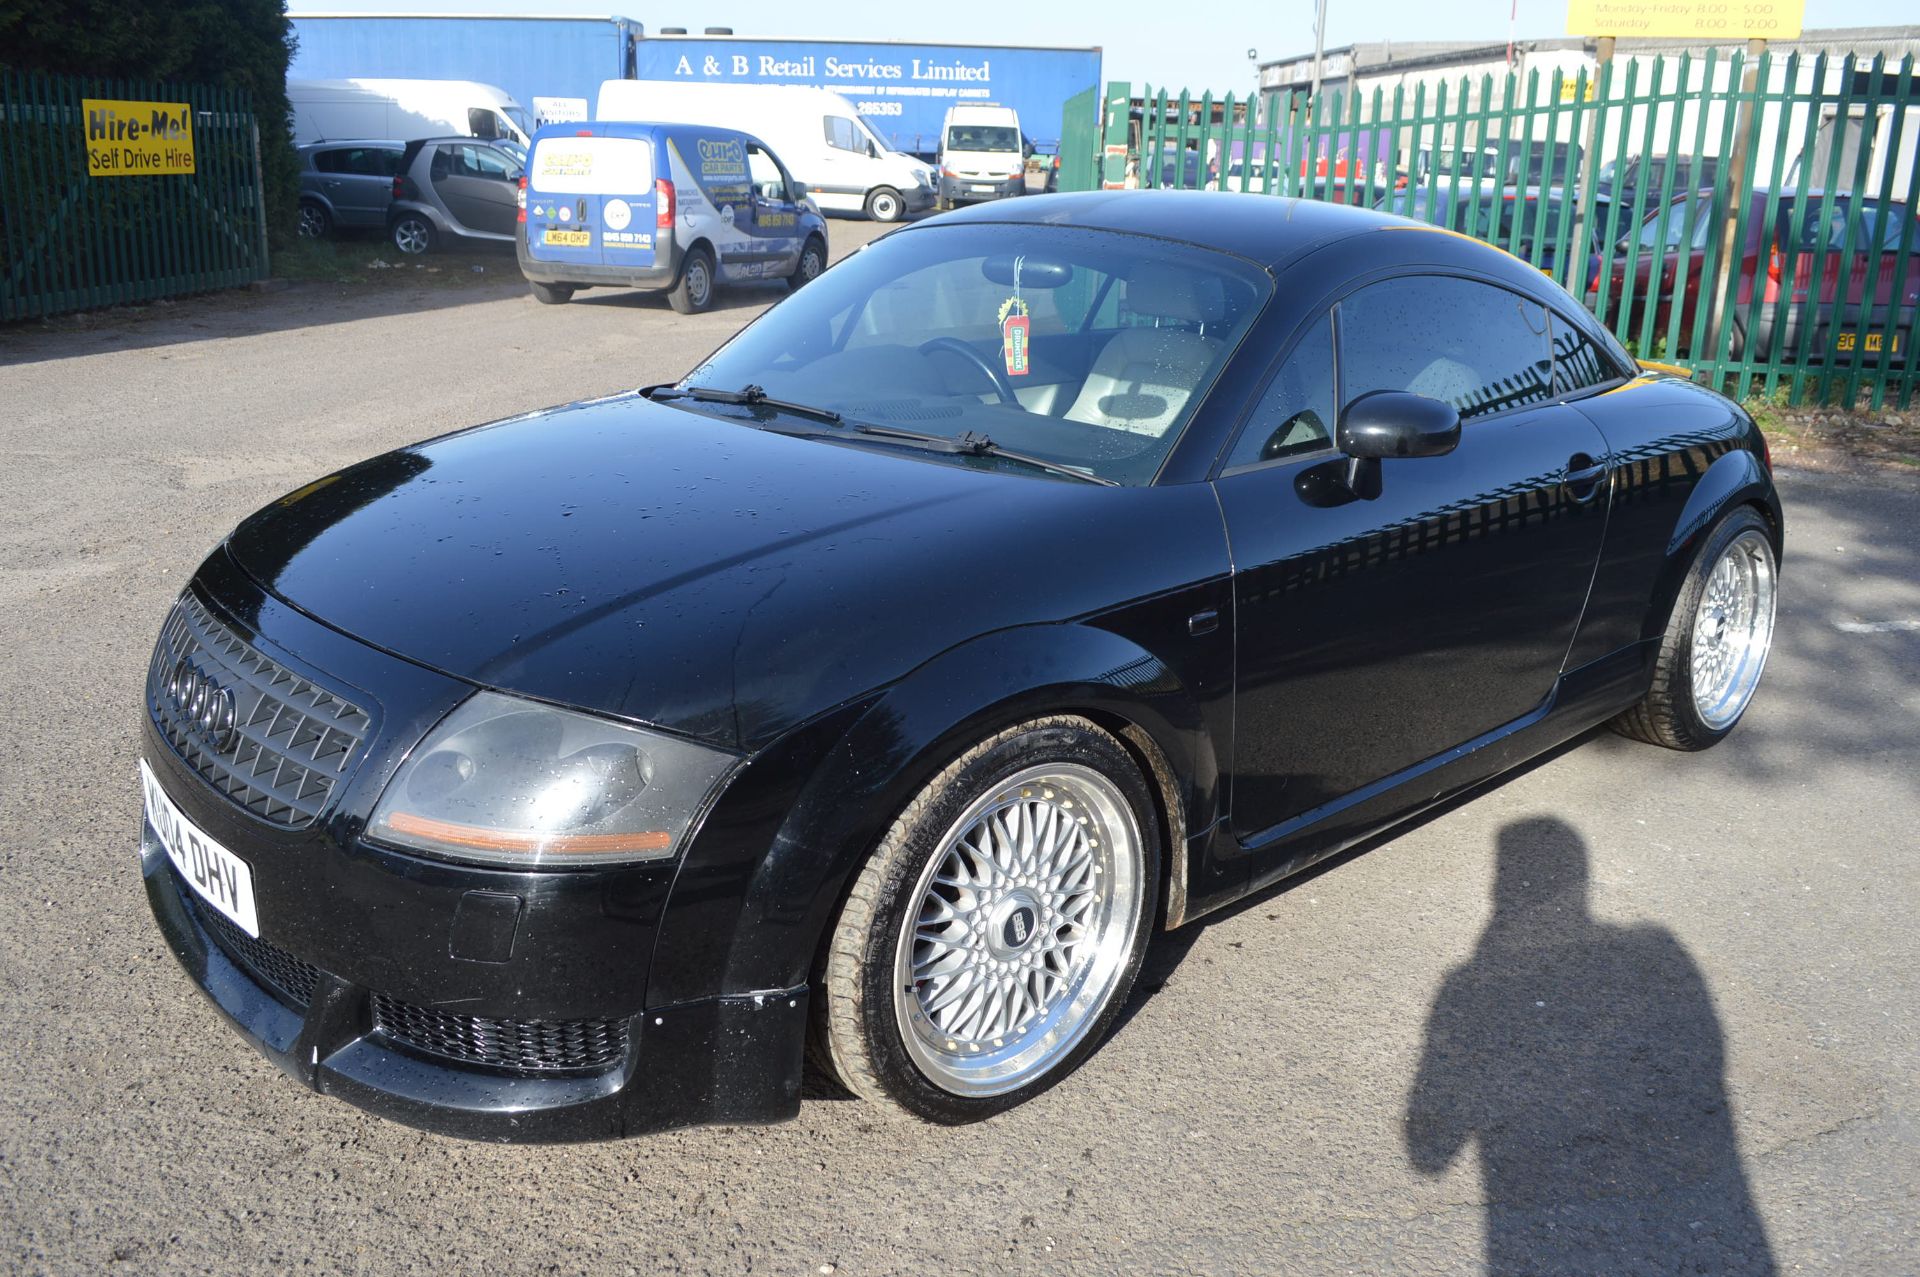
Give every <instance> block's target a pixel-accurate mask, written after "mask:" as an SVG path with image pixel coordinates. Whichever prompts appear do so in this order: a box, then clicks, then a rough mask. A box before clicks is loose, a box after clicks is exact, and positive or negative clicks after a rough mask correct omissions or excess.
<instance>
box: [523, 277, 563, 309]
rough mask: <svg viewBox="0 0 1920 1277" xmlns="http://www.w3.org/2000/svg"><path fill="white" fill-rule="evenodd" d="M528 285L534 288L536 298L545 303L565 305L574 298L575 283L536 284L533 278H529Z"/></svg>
mask: <svg viewBox="0 0 1920 1277" xmlns="http://www.w3.org/2000/svg"><path fill="white" fill-rule="evenodd" d="M527 287H528V288H531V289H532V290H533V297H534V300H535V301H538V302H541V303H543V304H544V305H548V306H564V305H566V304H567V303H568V302H569V301H572V300H573V285H571V284H536V283H534V282H533V281H532V280H528V281H527Z"/></svg>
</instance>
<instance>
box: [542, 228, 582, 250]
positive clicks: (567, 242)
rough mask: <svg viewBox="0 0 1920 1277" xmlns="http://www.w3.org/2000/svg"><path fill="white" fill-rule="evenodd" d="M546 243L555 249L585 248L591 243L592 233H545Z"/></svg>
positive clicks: (550, 231) (553, 231)
mask: <svg viewBox="0 0 1920 1277" xmlns="http://www.w3.org/2000/svg"><path fill="white" fill-rule="evenodd" d="M547 243H549V244H552V245H554V246H555V247H557V248H585V247H586V246H587V245H589V244H591V243H593V232H592V231H556V230H549V231H548V232H547Z"/></svg>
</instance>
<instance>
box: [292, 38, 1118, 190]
mask: <svg viewBox="0 0 1920 1277" xmlns="http://www.w3.org/2000/svg"><path fill="white" fill-rule="evenodd" d="M289 16H290V17H291V18H292V19H293V27H294V33H295V35H297V36H298V37H299V42H300V43H299V49H298V51H297V52H296V53H295V54H294V59H293V65H292V67H291V68H290V69H289V70H288V72H287V75H288V77H289V78H291V79H295V80H349V79H361V78H383V79H406V80H477V81H479V82H480V83H482V84H492V85H497V86H498V87H500V88H502V89H505V90H506V91H507V92H508V93H510V94H511V95H512V96H513V98H514V99H515V100H516V101H517V102H519V103H520V105H521V106H523V107H525V108H526V109H527V110H528V111H529V112H531V113H532V114H533V115H535V116H536V117H539V118H540V119H542V120H549V121H551V120H556V119H585V118H587V115H588V113H590V111H591V105H592V103H593V102H594V101H595V100H596V99H597V98H598V96H599V92H600V84H601V82H602V81H603V80H618V79H643V80H670V81H671V80H678V81H686V82H704V83H721V84H725V83H733V84H804V85H810V86H812V87H814V88H821V89H831V90H833V91H834V92H835V93H839V94H841V95H842V96H844V97H846V98H847V99H848V100H849V101H851V102H852V103H853V104H854V106H855V107H856V108H857V109H858V110H859V112H860V114H861V116H862V117H863V118H864V119H865V120H866V122H867V124H868V126H869V127H871V128H872V129H873V131H874V132H875V133H877V134H878V135H879V136H880V139H881V140H882V141H884V142H886V143H887V144H888V145H889V146H891V147H892V148H893V149H895V150H898V151H907V152H910V153H913V154H916V155H919V156H922V157H923V158H929V159H930V158H932V157H933V156H934V155H935V153H937V152H938V151H939V149H940V127H941V123H942V121H943V120H945V118H946V114H947V108H948V107H951V106H957V105H959V104H961V103H968V102H972V103H983V102H992V103H995V104H997V105H1000V106H1010V107H1012V108H1013V109H1014V110H1016V111H1018V112H1019V113H1020V124H1021V128H1022V129H1023V130H1024V131H1025V133H1026V135H1027V136H1028V137H1029V138H1030V139H1031V140H1032V141H1033V142H1034V143H1035V144H1037V145H1039V146H1041V147H1042V148H1051V147H1057V146H1058V145H1059V142H1060V131H1061V130H1060V121H1061V117H1062V114H1063V113H1064V111H1065V108H1066V104H1067V101H1068V99H1070V98H1072V97H1074V96H1075V95H1076V94H1079V93H1081V92H1084V91H1086V90H1089V89H1091V90H1094V93H1093V98H1094V100H1095V101H1097V100H1098V98H1099V91H1098V88H1099V84H1100V50H1099V49H1097V48H1086V49H1053V48H1033V47H1025V46H1014V45H980V44H968V45H961V44H909V43H902V42H897V41H886V40H813V39H772V38H764V37H758V36H649V35H647V34H646V33H645V31H644V30H643V29H642V27H641V24H640V23H638V22H636V21H634V20H632V19H631V18H621V17H590V18H567V17H553V18H547V17H536V16H530V15H522V16H510V15H501V16H492V15H470V14H461V15H433V14H391V15H389V14H375V13H321V12H303V11H299V10H295V11H294V12H292V13H291V14H289ZM562 103H572V104H573V106H572V113H566V112H565V110H564V108H563V107H562V106H561V105H560V104H562ZM581 104H585V106H586V108H587V110H586V112H584V113H583V112H582V111H581ZM1088 110H1089V111H1090V112H1091V111H1092V110H1094V107H1092V106H1089V107H1088Z"/></svg>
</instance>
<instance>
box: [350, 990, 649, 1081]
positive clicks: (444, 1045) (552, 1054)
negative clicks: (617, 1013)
mask: <svg viewBox="0 0 1920 1277" xmlns="http://www.w3.org/2000/svg"><path fill="white" fill-rule="evenodd" d="M373 1026H374V1028H376V1029H378V1030H379V1031H380V1032H381V1033H383V1034H385V1035H386V1036H387V1037H389V1038H392V1039H393V1040H394V1041H396V1042H400V1043H404V1044H405V1045H407V1046H410V1047H412V1048H413V1049H415V1050H416V1051H424V1052H426V1053H427V1054H429V1055H438V1056H441V1057H443V1058H445V1059H449V1060H459V1061H461V1062H462V1063H464V1064H485V1065H490V1066H492V1067H495V1068H506V1069H521V1070H527V1071H533V1072H552V1071H555V1070H560V1069H601V1068H605V1067H607V1066H608V1065H610V1064H613V1063H614V1062H616V1061H617V1060H619V1058H620V1056H621V1054H622V1053H623V1052H624V1051H625V1050H626V1037H627V1021H625V1020H488V1019H483V1018H481V1017H479V1016H471V1015H452V1014H449V1013H448V1012H445V1011H433V1010H429V1009H428V1008H426V1007H420V1006H415V1005H413V1004H412V1003H411V1002H402V1001H401V1000H400V999H398V998H395V997H390V996H388V995H387V994H384V993H376V994H374V995H373Z"/></svg>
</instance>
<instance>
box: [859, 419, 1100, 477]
mask: <svg viewBox="0 0 1920 1277" xmlns="http://www.w3.org/2000/svg"><path fill="white" fill-rule="evenodd" d="M847 426H848V428H849V429H851V430H853V431H854V432H855V433H857V434H863V435H869V436H872V437H874V438H878V439H898V440H900V441H901V442H903V443H913V444H918V445H920V446H921V447H923V448H926V449H927V450H928V451H930V452H945V453H951V454H953V455H954V456H961V457H994V458H997V459H999V460H1001V461H1015V462H1018V463H1020V464H1021V465H1027V466H1032V467H1034V468H1035V469H1037V470H1045V471H1046V472H1047V473H1049V474H1057V475H1062V476H1064V477H1066V478H1068V479H1081V480H1084V481H1085V482H1087V483H1098V484H1101V485H1103V486H1105V487H1109V488H1117V487H1119V486H1120V484H1119V481H1118V480H1115V479H1108V478H1104V477H1102V476H1101V475H1097V474H1089V473H1088V472H1087V471H1085V470H1079V469H1076V468H1075V467H1073V466H1068V465H1062V464H1061V463H1060V462H1058V461H1049V460H1047V459H1046V458H1045V457H1035V456H1032V455H1030V454H1028V453H1024V452H1015V451H1014V450H1013V449H1011V448H1003V447H1001V446H1000V445H999V444H997V443H995V442H994V441H993V440H991V439H989V438H988V437H987V436H985V435H979V434H975V433H974V432H973V431H971V430H969V431H967V432H966V433H965V434H963V435H961V436H960V437H959V438H958V439H955V438H953V437H952V436H950V435H930V434H923V433H922V432H920V431H918V430H902V429H900V428H899V427H898V426H876V425H873V424H871V423H869V422H865V421H849V422H847Z"/></svg>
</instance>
